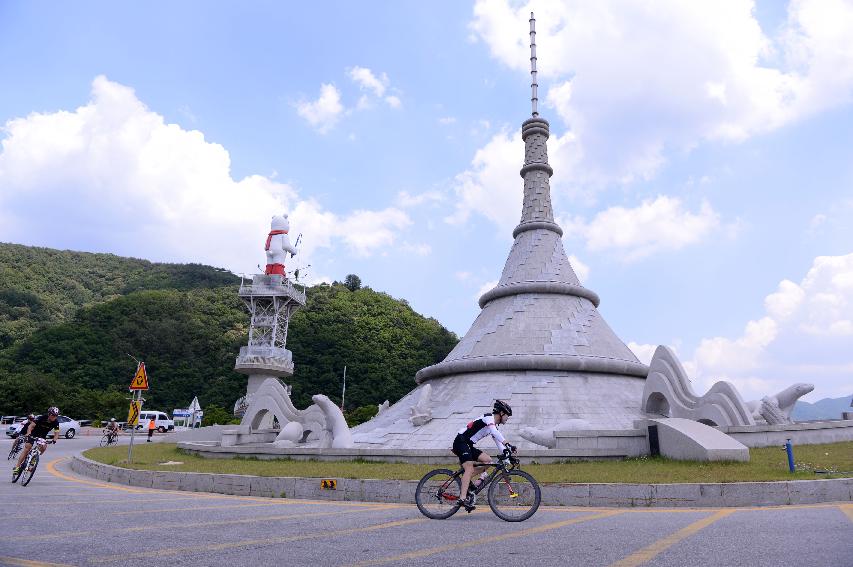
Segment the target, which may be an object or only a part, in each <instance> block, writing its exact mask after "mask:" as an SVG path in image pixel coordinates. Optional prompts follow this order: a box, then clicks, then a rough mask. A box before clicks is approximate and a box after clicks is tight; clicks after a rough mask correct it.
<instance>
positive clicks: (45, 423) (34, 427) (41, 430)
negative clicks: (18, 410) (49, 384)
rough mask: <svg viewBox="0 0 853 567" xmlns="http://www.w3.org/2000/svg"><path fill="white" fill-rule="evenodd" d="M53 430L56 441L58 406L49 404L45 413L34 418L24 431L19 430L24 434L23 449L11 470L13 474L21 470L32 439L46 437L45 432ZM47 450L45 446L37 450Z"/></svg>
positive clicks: (57, 434) (57, 437) (57, 433)
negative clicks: (13, 468)
mask: <svg viewBox="0 0 853 567" xmlns="http://www.w3.org/2000/svg"><path fill="white" fill-rule="evenodd" d="M51 431H53V442H54V443H56V440H57V439H59V408H58V407H56V406H51V407H49V408H47V414H46V415H40V416H38V417H37V418H35V420H34V421H33V422H32V423H30V425H29V427H27V429H26V431H24V430H23V429H22V430H21V435H26V437H24V443H25V445H24V450H23V451H21V455H20V456H19V457H18V464H17V465H16V466H15V470H14V471H12V472H13V474H18V472H19V471H20V470H21V465H23V464H24V459H26V458H27V455H29V453H30V449H32V448H33V440H34V439H47V434H48V433H50V432H51ZM46 450H47V447H46V446H40V447H39V451H41V453H44V452H45V451H46Z"/></svg>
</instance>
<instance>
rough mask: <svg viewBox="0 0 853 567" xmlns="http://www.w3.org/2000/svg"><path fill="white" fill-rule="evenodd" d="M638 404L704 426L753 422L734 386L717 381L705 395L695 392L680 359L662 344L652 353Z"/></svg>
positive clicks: (648, 409)
mask: <svg viewBox="0 0 853 567" xmlns="http://www.w3.org/2000/svg"><path fill="white" fill-rule="evenodd" d="M641 403H642V406H641V407H642V409H643V411H645V412H646V413H649V414H654V415H662V416H666V417H681V418H686V419H692V420H695V421H699V422H702V423H704V424H706V425H722V426H730V425H755V420H754V419H753V417H752V412H751V411H750V410H749V408H748V407H747V406H746V404H745V403H744V401H743V398H741V396H740V393H739V392H738V391H737V388H735V387H734V386H733V385H732V384H731V383H729V382H725V381H720V382H717V383H716V384H714V385H713V386H711V389H710V390H708V392H707V393H706V394H705V395H703V396H698V395H696V393H695V392H694V391H693V388H692V387H691V386H690V379H689V378H688V377H687V373H686V372H685V371H684V368H683V367H682V366H681V362H679V361H678V358H677V357H676V356H675V353H674V352H673V351H672V349H670V348H669V347H666V346H663V345H661V346H659V347H658V348H657V350H655V354H654V356H652V361H651V363H650V364H649V375H648V376H647V377H646V384H645V386H644V387H643V397H642V401H641Z"/></svg>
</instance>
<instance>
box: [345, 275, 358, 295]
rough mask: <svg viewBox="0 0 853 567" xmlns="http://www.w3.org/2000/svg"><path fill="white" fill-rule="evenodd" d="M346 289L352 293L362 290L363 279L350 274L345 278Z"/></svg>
mask: <svg viewBox="0 0 853 567" xmlns="http://www.w3.org/2000/svg"><path fill="white" fill-rule="evenodd" d="M344 287H346V288H347V289H348V290H350V291H355V290H357V289H361V278H360V277H358V276H357V275H355V274H349V275H347V277H346V278H344Z"/></svg>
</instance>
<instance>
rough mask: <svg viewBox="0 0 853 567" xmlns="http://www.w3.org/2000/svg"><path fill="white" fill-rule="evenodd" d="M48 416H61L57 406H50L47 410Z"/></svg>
mask: <svg viewBox="0 0 853 567" xmlns="http://www.w3.org/2000/svg"><path fill="white" fill-rule="evenodd" d="M47 413H48V415H59V408H58V407H56V406H50V407H49V408H47Z"/></svg>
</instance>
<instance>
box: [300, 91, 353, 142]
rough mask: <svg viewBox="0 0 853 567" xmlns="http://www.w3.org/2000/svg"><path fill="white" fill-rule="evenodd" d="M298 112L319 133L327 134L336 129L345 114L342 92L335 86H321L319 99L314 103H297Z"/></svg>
mask: <svg viewBox="0 0 853 567" xmlns="http://www.w3.org/2000/svg"><path fill="white" fill-rule="evenodd" d="M296 112H297V113H298V114H299V116H301V117H302V118H304V119H305V120H307V121H308V123H309V124H311V126H313V127H314V128H316V129H317V131H318V132H320V133H322V134H325V133H326V132H328V131H329V130H331V129H332V128H334V126H335V124H337V122H338V119H340V117H341V114H343V112H344V106H343V104H341V92H340V91H339V90H338V89H337V87H335V85H331V84H325V83H324V84H323V85H321V86H320V96H319V98H318V99H317V100H314V101H302V102H297V103H296Z"/></svg>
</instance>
